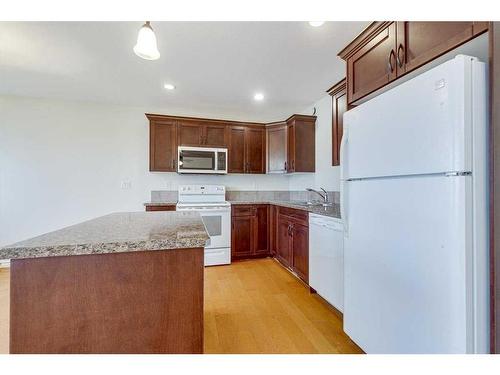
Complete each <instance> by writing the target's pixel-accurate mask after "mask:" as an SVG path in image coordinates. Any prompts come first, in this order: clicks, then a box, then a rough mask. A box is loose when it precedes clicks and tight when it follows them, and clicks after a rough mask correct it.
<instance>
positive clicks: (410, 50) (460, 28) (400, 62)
mask: <svg viewBox="0 0 500 375" xmlns="http://www.w3.org/2000/svg"><path fill="white" fill-rule="evenodd" d="M487 30H488V23H487V22H470V21H468V22H417V21H398V22H393V21H385V22H379V21H377V22H373V23H372V24H370V25H369V26H368V27H367V28H366V29H365V30H364V31H363V32H362V33H361V34H360V35H359V36H358V37H356V39H354V40H353V41H352V42H351V43H350V44H349V45H348V46H347V47H346V48H344V49H343V50H342V51H341V52H340V53H339V56H340V57H341V58H342V59H344V60H345V61H346V63H347V103H348V104H355V102H356V101H357V100H359V99H361V98H363V97H364V96H366V95H368V94H370V93H372V92H374V91H375V90H377V89H379V88H381V87H383V86H385V85H386V84H387V83H389V82H391V81H393V80H394V79H397V78H398V77H401V76H403V75H404V74H406V73H408V72H410V71H412V70H414V69H416V68H418V67H419V66H422V65H424V64H426V63H428V62H429V61H431V60H433V59H435V58H437V57H439V56H441V55H443V54H444V53H446V52H449V51H450V50H452V49H454V48H456V47H458V46H459V45H461V44H463V43H465V42H467V41H469V40H470V39H472V38H474V37H475V36H477V35H479V34H481V33H483V32H485V31H487Z"/></svg>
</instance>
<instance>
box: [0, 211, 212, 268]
mask: <svg viewBox="0 0 500 375" xmlns="http://www.w3.org/2000/svg"><path fill="white" fill-rule="evenodd" d="M208 240H209V236H208V233H207V231H206V229H205V226H204V224H203V221H202V220H201V216H200V215H199V214H198V213H196V212H175V211H171V212H121V213H112V214H109V215H106V216H101V217H98V218H95V219H92V220H88V221H85V222H82V223H80V224H76V225H72V226H69V227H66V228H63V229H60V230H57V231H54V232H50V233H46V234H43V235H41V236H38V237H34V238H31V239H28V240H25V241H21V242H17V243H15V244H13V245H9V246H6V247H4V248H0V259H23V258H41V257H57V256H72V255H88V254H108V253H123V252H133V251H149V250H169V249H185V248H197V247H205V245H206V243H207V241H208Z"/></svg>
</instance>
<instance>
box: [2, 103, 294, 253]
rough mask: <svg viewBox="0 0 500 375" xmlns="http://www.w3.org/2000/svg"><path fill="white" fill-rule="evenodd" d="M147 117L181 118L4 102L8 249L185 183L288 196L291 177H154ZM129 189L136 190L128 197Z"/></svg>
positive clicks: (4, 198) (4, 222)
mask: <svg viewBox="0 0 500 375" xmlns="http://www.w3.org/2000/svg"><path fill="white" fill-rule="evenodd" d="M145 112H156V113H174V112H171V111H169V110H168V109H163V110H161V109H151V108H148V109H145V108H132V107H122V106H111V105H104V104H94V103H82V102H63V101H55V100H45V99H32V98H19V97H11V96H0V246H2V245H7V244H10V243H13V242H16V241H19V240H23V239H26V238H29V237H32V236H35V235H39V234H42V233H45V232H48V231H51V230H55V229H59V228H61V227H64V226H67V225H71V224H75V223H78V222H81V221H83V220H87V219H90V218H93V217H96V216H100V215H104V214H107V213H110V212H113V211H130V210H143V206H142V204H143V202H146V201H148V200H149V199H150V192H151V190H170V189H176V188H177V185H178V184H179V183H220V184H225V185H226V186H227V187H228V188H229V189H238V190H288V188H289V181H290V178H292V177H290V176H273V175H258V176H254V175H228V176H179V175H177V174H176V173H151V172H149V171H148V169H149V165H148V163H149V151H148V149H149V135H148V134H149V128H148V121H147V119H146V117H145V116H144V113H145ZM188 115H203V114H196V113H190V114H188ZM122 181H130V182H131V188H130V189H121V183H122Z"/></svg>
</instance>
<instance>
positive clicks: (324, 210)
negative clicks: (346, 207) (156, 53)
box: [230, 200, 340, 219]
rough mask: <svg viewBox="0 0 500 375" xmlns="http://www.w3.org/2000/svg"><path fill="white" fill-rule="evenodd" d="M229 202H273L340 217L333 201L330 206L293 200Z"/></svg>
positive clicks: (338, 208)
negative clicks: (306, 203)
mask: <svg viewBox="0 0 500 375" xmlns="http://www.w3.org/2000/svg"><path fill="white" fill-rule="evenodd" d="M230 203H231V204H273V205H275V206H282V207H289V208H294V209H296V210H303V211H307V212H311V213H313V214H317V215H323V216H329V217H333V218H336V219H340V205H339V204H338V203H333V204H332V205H331V206H328V207H323V206H321V205H314V206H313V205H305V204H300V203H298V202H294V201H274V200H267V201H230Z"/></svg>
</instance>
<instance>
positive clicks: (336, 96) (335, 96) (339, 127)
mask: <svg viewBox="0 0 500 375" xmlns="http://www.w3.org/2000/svg"><path fill="white" fill-rule="evenodd" d="M327 93H328V94H329V95H330V96H331V97H332V166H338V165H340V142H341V140H342V134H343V130H344V126H343V124H344V121H343V116H344V113H345V111H347V91H346V79H345V78H344V79H342V80H341V81H339V82H337V83H336V84H335V85H333V86H332V87H330V88H329V89H328V91H327Z"/></svg>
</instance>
